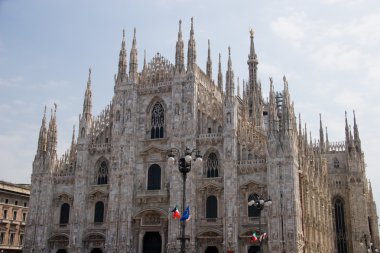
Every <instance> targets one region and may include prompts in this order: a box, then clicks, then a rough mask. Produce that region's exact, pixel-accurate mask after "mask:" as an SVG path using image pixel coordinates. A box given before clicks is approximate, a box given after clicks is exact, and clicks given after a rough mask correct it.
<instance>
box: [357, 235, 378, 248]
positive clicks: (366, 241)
mask: <svg viewBox="0 0 380 253" xmlns="http://www.w3.org/2000/svg"><path fill="white" fill-rule="evenodd" d="M364 244H365V252H379V250H378V249H377V248H375V249H374V246H373V243H372V242H371V241H370V238H368V235H367V234H364V233H363V235H362V237H361V238H360V245H362V246H363V245H364Z"/></svg>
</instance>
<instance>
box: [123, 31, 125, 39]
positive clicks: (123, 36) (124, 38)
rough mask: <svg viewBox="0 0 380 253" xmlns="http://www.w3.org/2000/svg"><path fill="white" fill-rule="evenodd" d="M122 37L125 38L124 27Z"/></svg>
mask: <svg viewBox="0 0 380 253" xmlns="http://www.w3.org/2000/svg"><path fill="white" fill-rule="evenodd" d="M123 39H125V29H123Z"/></svg>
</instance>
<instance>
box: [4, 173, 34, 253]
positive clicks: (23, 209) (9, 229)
mask: <svg viewBox="0 0 380 253" xmlns="http://www.w3.org/2000/svg"><path fill="white" fill-rule="evenodd" d="M29 195H30V185H25V184H12V183H9V182H4V181H0V252H2V253H3V252H4V253H16V252H22V247H23V244H24V234H25V225H26V220H27V217H28V210H29Z"/></svg>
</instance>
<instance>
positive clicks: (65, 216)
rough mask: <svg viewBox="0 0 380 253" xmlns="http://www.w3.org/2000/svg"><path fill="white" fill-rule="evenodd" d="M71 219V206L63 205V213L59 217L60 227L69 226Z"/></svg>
mask: <svg viewBox="0 0 380 253" xmlns="http://www.w3.org/2000/svg"><path fill="white" fill-rule="evenodd" d="M69 217H70V205H69V204H67V203H63V204H62V205H61V212H60V215H59V225H67V224H68V223H69Z"/></svg>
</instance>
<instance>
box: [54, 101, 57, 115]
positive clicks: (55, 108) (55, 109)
mask: <svg viewBox="0 0 380 253" xmlns="http://www.w3.org/2000/svg"><path fill="white" fill-rule="evenodd" d="M56 112H57V103H55V102H54V113H56Z"/></svg>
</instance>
